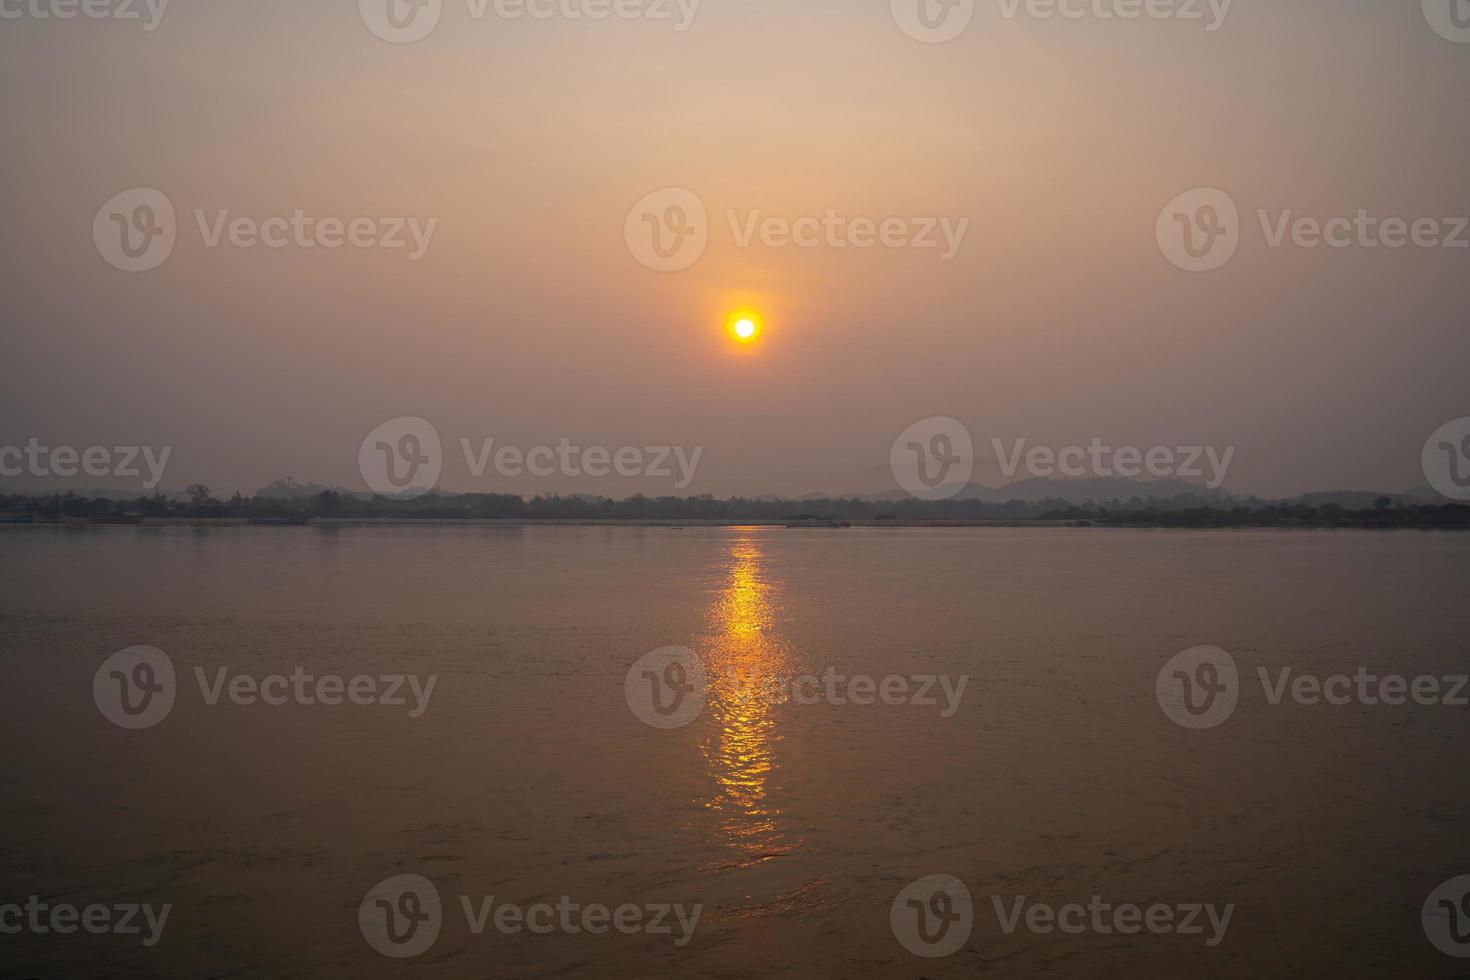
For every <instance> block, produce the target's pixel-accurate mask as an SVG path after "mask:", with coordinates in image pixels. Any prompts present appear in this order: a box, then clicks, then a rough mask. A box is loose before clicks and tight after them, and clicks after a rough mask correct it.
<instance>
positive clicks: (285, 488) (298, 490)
mask: <svg viewBox="0 0 1470 980" xmlns="http://www.w3.org/2000/svg"><path fill="white" fill-rule="evenodd" d="M324 490H335V491H337V492H338V493H340V494H344V495H347V494H351V493H352V491H351V490H348V489H347V488H346V487H324V486H322V485H321V484H319V483H297V482H296V480H295V479H294V478H293V477H289V476H288V477H286V478H285V479H284V480H277V481H276V482H274V483H271V484H269V485H267V486H263V487H261V488H260V489H259V490H257V491H255V495H256V496H257V497H272V498H274V499H276V500H300V499H301V498H302V497H315V496H316V495H317V494H319V493H321V492H322V491H324Z"/></svg>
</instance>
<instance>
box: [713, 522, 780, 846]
mask: <svg viewBox="0 0 1470 980" xmlns="http://www.w3.org/2000/svg"><path fill="white" fill-rule="evenodd" d="M758 535H759V532H756V531H751V530H741V531H737V532H736V536H735V537H734V538H733V539H732V541H731V542H730V548H729V553H728V561H727V579H726V583H725V585H724V587H723V588H722V589H721V590H720V593H719V597H718V599H717V600H716V601H715V603H714V605H713V606H712V607H711V610H710V635H709V637H708V641H707V643H706V645H705V647H704V649H703V651H702V652H703V654H704V660H705V669H706V672H707V688H706V690H707V694H708V699H709V700H708V710H709V712H710V715H711V718H712V719H713V721H714V722H715V730H714V731H713V732H711V734H710V735H709V737H708V738H707V739H706V741H705V742H704V744H703V745H702V746H701V749H702V751H703V752H704V755H705V759H706V761H707V763H708V765H709V769H710V772H711V773H712V774H713V776H714V778H715V782H716V784H717V786H718V792H717V793H716V794H715V796H714V798H712V799H711V800H709V801H707V802H706V804H705V805H706V806H707V807H708V808H709V809H710V810H713V811H714V812H716V813H717V814H718V815H719V817H720V828H721V832H722V834H723V836H724V838H725V840H726V842H727V843H728V844H730V846H731V847H733V848H734V849H735V850H736V851H737V852H738V855H739V856H738V857H737V858H736V860H735V864H736V866H746V865H751V864H757V863H760V862H762V861H766V860H769V859H771V858H773V857H778V856H780V855H781V854H784V853H787V852H788V851H789V850H790V849H791V848H792V846H793V842H792V841H791V840H790V839H789V836H788V834H787V832H786V830H785V828H784V827H783V821H782V814H781V810H780V807H779V805H778V804H777V802H776V801H775V800H773V799H772V791H773V789H774V788H775V787H774V785H773V779H774V777H775V775H776V774H777V766H778V762H777V754H778V750H779V749H780V746H781V741H782V734H781V731H780V728H779V726H778V724H777V717H776V712H777V711H778V710H779V698H778V697H776V696H775V694H774V692H775V691H776V690H777V686H776V683H775V682H777V681H778V679H781V678H787V677H789V676H790V675H791V673H792V669H793V667H794V663H793V660H792V657H791V653H790V650H789V648H788V647H787V645H786V643H785V642H784V641H783V640H782V639H781V637H780V636H779V634H778V632H777V628H776V613H777V611H778V609H779V590H778V588H777V587H776V586H775V585H774V584H773V583H772V582H770V581H769V580H767V579H766V578H765V577H764V568H763V564H762V563H763V559H764V555H763V554H762V553H761V548H760V540H759V536H758Z"/></svg>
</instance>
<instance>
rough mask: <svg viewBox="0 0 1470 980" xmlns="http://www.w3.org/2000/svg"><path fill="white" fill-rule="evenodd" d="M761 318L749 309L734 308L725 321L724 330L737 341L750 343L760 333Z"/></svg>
mask: <svg viewBox="0 0 1470 980" xmlns="http://www.w3.org/2000/svg"><path fill="white" fill-rule="evenodd" d="M761 329H762V324H761V318H760V316H759V314H756V313H754V312H752V311H750V310H736V311H735V312H734V313H731V314H730V318H729V319H728V320H727V321H726V322H725V331H726V332H727V333H728V334H729V335H730V336H731V337H733V338H734V339H735V341H736V342H737V343H741V344H751V343H754V342H755V341H756V339H757V338H759V337H760V335H761Z"/></svg>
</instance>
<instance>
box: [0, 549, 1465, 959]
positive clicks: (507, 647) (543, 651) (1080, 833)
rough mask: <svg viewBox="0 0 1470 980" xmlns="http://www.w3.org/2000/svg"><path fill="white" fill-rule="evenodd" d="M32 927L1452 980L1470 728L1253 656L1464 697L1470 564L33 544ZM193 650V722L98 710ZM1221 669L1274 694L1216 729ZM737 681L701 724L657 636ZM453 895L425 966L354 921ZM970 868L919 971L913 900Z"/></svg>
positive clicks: (1388, 554)
mask: <svg viewBox="0 0 1470 980" xmlns="http://www.w3.org/2000/svg"><path fill="white" fill-rule="evenodd" d="M0 554H3V557H4V561H3V566H0V625H3V631H0V672H3V673H0V679H3V684H0V692H3V693H0V698H3V701H0V706H3V710H0V732H3V734H4V736H5V742H4V744H5V746H6V760H5V765H4V766H3V768H0V816H3V826H4V829H5V833H4V853H3V858H4V859H3V861H0V902H3V901H14V900H16V899H17V898H19V899H20V900H21V901H23V900H24V899H25V897H26V896H29V895H32V894H39V895H41V896H43V897H48V898H49V899H50V900H52V901H56V902H62V901H69V902H74V903H76V904H86V903H88V902H92V901H107V902H111V901H123V900H132V901H139V902H143V901H147V902H152V903H155V904H162V903H164V902H168V903H172V905H173V911H172V913H171V917H170V919H169V921H168V925H167V931H166V933H165V936H164V939H163V941H161V942H160V943H159V944H158V945H157V946H156V947H154V948H152V949H143V948H140V947H139V945H138V944H137V943H136V942H135V941H132V940H129V939H114V938H111V937H101V938H99V937H91V936H82V935H78V936H70V937H57V936H50V937H16V938H12V937H0V948H3V949H4V951H5V954H6V959H7V960H8V961H9V964H10V965H9V966H7V968H6V971H0V972H4V975H6V976H9V975H12V974H11V972H8V971H11V970H16V969H18V970H19V971H20V972H17V973H14V975H17V976H38V977H51V976H79V975H90V976H99V977H106V976H118V977H122V976H129V977H133V976H185V975H187V976H197V977H203V976H218V977H225V976H252V977H253V976H260V977H322V976H337V975H343V976H402V975H405V974H408V975H413V976H422V977H430V978H432V977H485V976H497V977H499V976H505V977H524V976H566V975H583V976H612V975H624V976H657V975H670V976H702V977H767V976H790V977H805V976H845V977H851V976H863V977H868V976H871V977H887V976H914V977H918V976H930V977H937V976H954V977H959V976H975V975H985V976H998V977H1002V976H1003V977H1031V976H1053V975H1054V976H1098V977H1102V976H1116V975H1120V974H1124V973H1132V974H1135V975H1143V976H1161V977H1162V976H1169V977H1173V976H1218V977H1254V976H1327V975H1341V976H1349V975H1352V976H1367V975H1373V976H1453V975H1455V971H1454V970H1453V967H1454V966H1456V965H1457V963H1456V961H1454V960H1450V959H1448V958H1446V957H1444V956H1442V955H1441V954H1439V953H1437V952H1435V951H1434V950H1433V948H1432V947H1430V946H1429V944H1428V942H1427V941H1426V939H1425V937H1424V934H1423V931H1422V929H1421V926H1420V921H1419V915H1420V906H1421V904H1422V903H1423V901H1424V898H1425V896H1426V895H1427V894H1428V893H1429V891H1430V890H1431V889H1432V888H1434V887H1435V886H1436V885H1438V884H1439V883H1440V882H1442V881H1444V880H1445V879H1447V878H1449V877H1452V876H1453V875H1456V874H1463V873H1470V833H1467V830H1470V827H1467V812H1470V806H1467V805H1470V780H1467V778H1466V777H1467V767H1466V765H1465V752H1466V745H1467V744H1470V742H1467V735H1470V729H1467V715H1466V710H1465V709H1463V708H1451V707H1446V706H1432V707H1426V706H1418V705H1408V706H1403V707H1396V708H1395V707H1387V706H1382V705H1379V706H1365V705H1352V706H1342V707H1334V706H1327V705H1319V706H1303V705H1297V704H1294V703H1283V704H1280V705H1272V704H1270V703H1269V702H1268V701H1267V699H1266V698H1265V696H1264V695H1263V694H1262V692H1261V687H1260V684H1259V683H1258V682H1256V680H1255V678H1254V674H1255V669H1256V668H1257V667H1258V666H1263V667H1270V668H1273V669H1274V668H1276V667H1280V666H1291V667H1292V668H1293V669H1294V671H1296V672H1297V673H1301V672H1312V673H1317V674H1321V675H1328V674H1333V673H1351V672H1352V671H1353V670H1355V669H1356V668H1357V666H1359V665H1364V666H1366V667H1368V668H1369V669H1370V670H1374V671H1376V672H1379V673H1400V674H1404V675H1406V676H1410V677H1412V676H1415V675H1419V674H1436V675H1443V674H1454V673H1464V672H1465V671H1466V669H1467V661H1470V657H1467V653H1470V642H1467V635H1470V634H1467V628H1466V627H1467V624H1470V604H1467V603H1466V602H1465V600H1464V593H1465V583H1466V573H1467V571H1470V537H1466V536H1456V535H1450V534H1416V533H1402V534H1399V533H1391V534H1376V533H1364V532H1341V533H1307V532H1301V533H1298V532H1241V533H1222V532H1209V533H1187V532H1131V531H1100V530H1098V531H1093V530H1060V529H1058V530H1033V529H1025V530H1004V529H851V530H842V531H836V530H833V531H825V530H788V529H770V528H767V529H740V528H693V527H691V528H686V529H682V530H674V529H668V528H633V527H503V528H501V527H406V528H394V527H376V528H339V529H332V528H315V527H312V528H260V527H245V528H208V529H199V528H185V527H159V528H152V527H142V528H41V527H35V528H14V529H0ZM136 644H147V645H151V646H154V647H157V648H159V649H161V650H163V651H165V652H166V653H167V654H168V655H169V656H170V658H172V660H173V662H174V664H175V666H176V668H177V669H178V671H179V677H180V692H179V695H178V699H177V702H176V704H175V706H174V709H173V711H172V713H171V714H170V715H169V717H168V718H167V719H166V720H165V721H164V722H163V723H162V724H160V725H158V726H157V727H154V728H150V729H147V730H143V731H124V730H122V729H119V728H117V727H115V726H114V725H112V724H111V723H109V722H108V721H107V720H106V719H104V718H103V717H102V715H101V714H100V713H99V711H98V710H97V707H96V705H95V704H94V702H93V698H92V677H93V674H94V672H95V671H96V670H97V668H98V666H99V664H100V663H101V662H102V661H103V660H104V659H105V658H106V657H107V656H109V655H110V654H112V653H114V652H116V651H118V650H120V649H122V648H124V647H129V646H133V645H136ZM1199 644H1215V645H1218V646H1220V647H1223V648H1225V649H1227V650H1229V651H1230V652H1231V653H1232V654H1233V655H1234V656H1235V658H1236V661H1237V662H1238V663H1239V664H1240V666H1241V670H1242V675H1243V684H1242V694H1241V701H1240V705H1239V707H1238V708H1237V710H1236V712H1235V714H1234V715H1233V716H1232V717H1231V718H1230V720H1229V721H1228V722H1227V723H1225V724H1224V725H1222V726H1220V727H1218V728H1215V729H1210V730H1205V731H1188V730H1185V729H1183V728H1181V727H1179V726H1177V725H1175V724H1174V723H1172V722H1171V721H1169V719H1168V718H1167V717H1166V716H1165V715H1164V714H1163V712H1162V711H1161V710H1160V708H1159V705H1158V702H1157V701H1156V698H1155V690H1154V684H1155V677H1156V675H1157V674H1158V672H1159V670H1160V668H1161V667H1162V666H1163V665H1164V663H1165V662H1166V661H1167V660H1168V659H1169V658H1170V657H1171V656H1173V655H1174V654H1175V653H1178V652H1179V651H1181V650H1184V649H1186V648H1188V647H1193V646H1196V645H1199ZM668 645H682V646H686V647H689V648H691V649H692V650H694V651H696V653H697V654H698V655H699V657H700V659H701V661H702V662H703V663H704V664H705V665H706V666H707V668H708V670H709V677H710V687H709V702H708V706H707V708H706V710H705V711H704V712H703V713H702V714H701V715H700V716H699V717H698V718H697V719H696V720H695V721H694V722H693V723H692V724H689V725H687V726H686V727H683V728H678V729H674V730H659V729H655V728H652V727H650V726H648V725H645V724H644V723H642V722H641V721H639V719H638V718H637V717H636V716H635V715H634V713H633V712H632V711H631V710H630V709H629V706H628V703H627V702H626V701H625V698H624V677H625V674H626V673H627V671H628V669H629V667H630V665H631V664H632V663H633V661H634V660H636V659H637V658H638V657H639V656H641V655H642V654H644V653H646V652H648V651H650V650H653V649H655V648H658V647H663V646H668ZM222 666H223V667H228V668H229V669H230V671H231V672H232V673H234V672H247V673H250V674H253V675H257V676H259V675H263V674H268V673H273V672H280V673H286V674H289V673H290V672H291V671H292V670H293V669H294V668H296V667H297V666H301V667H304V668H305V669H306V670H307V671H308V672H311V673H316V674H320V673H327V672H334V673H338V674H342V675H345V676H349V677H350V676H352V675H354V674H418V675H420V676H422V675H427V674H435V675H437V677H438V680H437V683H436V686H435V688H434V691H433V694H432V698H431V700H430V702H429V705H428V708H427V710H425V712H424V713H423V715H422V716H421V717H418V718H411V717H409V715H408V708H398V707H390V706H381V705H372V706H361V705H339V706H331V707H329V706H322V705H314V706H306V705H294V704H293V705H289V706H280V707H273V706H269V705H263V704H255V705H236V704H231V703H228V701H227V700H226V701H221V702H220V703H218V704H216V705H209V704H208V703H206V702H205V700H204V698H203V697H201V695H200V693H199V690H198V686H197V684H195V682H194V678H193V670H194V668H195V667H201V668H205V669H207V670H208V671H210V672H211V673H212V672H213V671H215V670H216V669H218V668H219V667H222ZM829 667H830V668H833V669H834V670H835V671H836V672H837V673H839V674H843V675H855V674H867V675H872V676H873V677H878V678H881V677H883V676H886V675H893V674H898V675H906V676H907V675H946V676H947V677H949V678H951V679H955V678H959V677H961V676H966V677H968V682H967V684H966V687H965V689H964V691H963V696H962V698H961V699H960V701H959V704H958V708H957V710H955V711H954V712H953V713H952V714H950V716H949V717H945V716H944V713H943V712H944V707H945V703H944V699H943V697H942V696H941V697H940V698H939V703H938V704H937V705H932V706H921V705H915V704H902V705H892V704H883V703H877V704H872V705H855V704H840V705H839V704H828V703H820V704H797V703H792V702H791V701H790V700H784V701H783V700H780V699H772V698H770V697H768V696H763V695H762V692H761V690H760V689H757V688H756V687H754V686H752V684H751V683H750V678H752V677H771V676H776V677H791V676H795V675H799V674H802V673H807V672H810V673H814V674H821V673H822V672H823V671H825V670H827V669H828V668H829ZM402 873H413V874H422V875H424V876H425V877H427V878H429V879H431V880H432V881H434V883H435V884H436V886H437V887H438V890H439V891H440V893H441V895H442V896H443V897H444V900H445V904H446V917H445V923H444V926H443V931H442V933H441V934H440V937H439V939H438V941H437V942H436V943H435V944H434V946H433V948H432V949H431V950H430V951H429V952H427V953H425V954H424V955H423V956H421V957H418V958H417V959H414V960H411V961H406V962H398V961H393V960H389V959H386V958H384V957H382V956H380V955H379V954H378V953H376V952H374V951H373V950H372V949H371V948H370V947H369V946H368V945H367V944H366V942H365V941H364V940H363V937H362V935H361V934H360V932H359V929H358V925H357V909H358V905H359V903H360V902H361V901H362V900H363V896H364V894H365V893H366V892H367V890H368V889H369V888H370V887H371V886H373V885H374V884H375V883H377V882H378V881H380V880H382V879H383V878H385V877H388V876H390V875H394V874H402ZM935 873H943V874H951V875H954V876H956V877H958V878H960V879H962V880H963V881H965V882H966V883H967V884H968V886H969V889H970V891H971V893H972V895H973V897H974V902H975V907H974V911H975V927H974V931H973V934H972V935H971V938H970V940H969V941H968V943H967V944H966V946H965V947H964V949H963V950H962V951H961V952H960V953H958V954H956V955H954V956H952V957H949V958H948V959H943V960H935V961H926V960H921V959H919V958H917V957H915V956H912V955H911V954H909V953H908V952H906V951H905V950H904V949H903V948H902V947H901V946H900V945H899V944H898V942H897V941H896V940H895V938H894V935H893V933H892V931H891V929H890V926H889V905H890V903H891V902H892V901H893V899H894V897H895V896H896V895H897V894H898V892H899V890H900V889H901V888H903V886H904V885H905V884H907V883H908V882H910V881H912V880H913V879H915V878H918V877H921V876H923V875H928V874H935ZM460 895H469V896H474V898H475V901H478V900H479V899H480V898H482V897H483V896H488V895H494V896H495V897H496V901H497V902H515V903H520V904H531V903H535V902H538V901H548V900H549V901H552V902H555V901H556V900H557V899H558V898H559V897H560V896H563V895H565V896H569V897H570V898H571V899H572V900H573V901H577V902H580V903H583V904H587V903H594V902H600V903H603V904H606V905H610V906H613V905H618V904H622V903H629V902H631V903H635V904H642V903H651V902H679V903H685V904H693V903H696V902H697V903H702V904H703V905H704V907H705V910H704V913H703V916H702V918H701V920H700V923H699V927H698V929H697V931H696V933H695V935H694V938H693V940H692V941H691V942H689V943H688V944H687V945H685V946H682V947H678V946H675V945H674V944H673V942H672V941H671V939H670V938H669V937H657V936H648V935H637V936H623V935H616V934H614V935H604V936H589V935H586V934H579V935H565V934H558V935H547V936H540V935H528V934H525V933H521V934H519V935H503V934H500V933H497V932H494V931H493V930H491V931H487V932H485V933H484V934H483V935H474V934H472V933H471V932H470V931H469V929H468V928H467V927H466V925H465V922H464V917H463V915H462V913H461V912H460V910H459V907H458V905H459V903H458V896H460ZM1021 895H1026V896H1029V897H1030V898H1031V899H1034V900H1037V901H1044V902H1048V903H1051V904H1054V905H1060V904H1064V903H1067V902H1083V903H1086V902H1087V901H1088V900H1089V899H1090V898H1091V897H1092V896H1093V895H1100V896H1101V897H1102V898H1103V899H1104V900H1106V901H1109V902H1112V903H1114V904H1117V903H1123V902H1135V903H1140V904H1147V903H1150V902H1154V901H1164V902H1171V903H1184V902H1207V903H1216V904H1217V905H1221V906H1223V905H1224V904H1225V903H1234V904H1235V906H1236V908H1235V912H1234V915H1233V919H1232V921H1231V923H1230V926H1229V931H1228V933H1227V935H1226V938H1225V940H1224V941H1223V942H1222V943H1220V944H1219V945H1218V946H1216V947H1213V948H1210V947H1207V946H1206V945H1205V943H1204V941H1203V939H1202V938H1201V937H1187V936H1177V935H1174V936H1162V937H1161V936H1152V935H1147V934H1143V935H1138V936H1120V935H1116V934H1114V935H1096V934H1088V935H1079V936H1071V935H1062V934H1059V933H1052V934H1050V935H1037V934H1033V933H1031V932H1027V931H1025V930H1024V929H1022V930H1019V931H1017V932H1015V933H1014V934H1007V933H1005V932H1004V931H1003V930H1002V929H1001V928H1000V926H999V925H998V924H997V921H996V916H995V913H994V911H993V906H992V897H993V896H1000V897H1001V898H1002V899H1003V900H1004V901H1005V903H1006V904H1007V906H1009V905H1010V904H1011V903H1012V902H1013V901H1014V899H1015V897H1016V896H1021Z"/></svg>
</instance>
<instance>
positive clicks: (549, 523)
mask: <svg viewBox="0 0 1470 980" xmlns="http://www.w3.org/2000/svg"><path fill="white" fill-rule="evenodd" d="M849 523H850V525H851V528H831V527H822V526H819V525H813V526H810V527H804V526H791V525H790V524H789V522H786V521H781V520H760V519H755V520H736V519H691V520H673V519H666V518H573V517H568V518H461V517H421V518H413V517H354V518H325V517H318V518H312V519H311V521H310V522H309V523H307V524H295V525H290V526H287V527H279V526H271V525H261V524H254V523H252V522H251V520H250V519H249V518H244V517H149V518H145V519H144V520H143V521H142V522H140V523H131V524H119V523H116V522H109V521H86V520H35V521H31V522H27V523H6V522H0V530H3V529H7V528H43V527H44V528H103V527H108V528H111V527H127V528H140V527H214V528H227V527H258V528H260V529H261V530H262V531H269V532H272V533H280V532H282V531H286V530H293V529H301V528H317V529H323V528H331V529H337V528H353V527H365V528H374V527H463V528H474V527H483V528H514V527H650V528H668V529H682V528H734V527H759V528H779V529H781V530H790V531H821V532H824V533H836V532H838V531H842V530H849V529H852V528H856V529H874V528H878V529H884V528H910V529H912V528H1067V529H1072V530H1103V531H1119V530H1134V531H1466V530H1470V526H1467V525H1464V524H1447V523H1446V524H1441V523H1427V524H1386V525H1385V524H1370V523H1341V524H1332V525H1324V524H1320V523H1305V522H1301V523H1291V522H1277V523H1239V524H1234V523H1232V524H1226V523H1218V524H1186V523H1165V522H1132V521H1107V520H1082V521H1079V520H1040V519H1037V520H1027V519H1009V520H1004V519H997V520H980V519H976V520H923V519H911V520H885V521H876V520H861V519H857V520H852V521H850V522H849Z"/></svg>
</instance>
